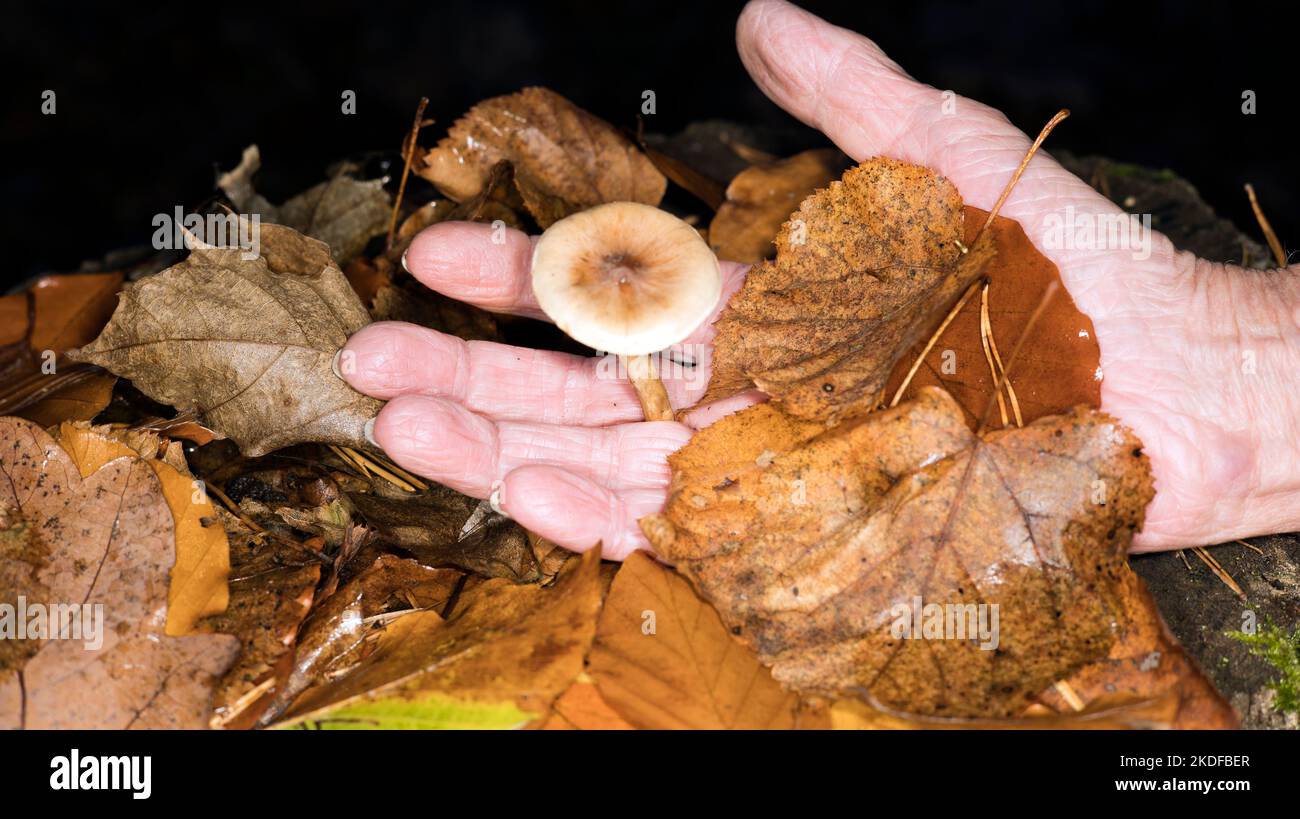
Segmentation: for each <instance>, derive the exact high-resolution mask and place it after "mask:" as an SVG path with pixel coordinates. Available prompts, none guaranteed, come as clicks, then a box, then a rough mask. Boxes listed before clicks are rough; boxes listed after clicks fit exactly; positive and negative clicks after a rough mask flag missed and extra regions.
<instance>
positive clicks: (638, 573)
mask: <svg viewBox="0 0 1300 819" xmlns="http://www.w3.org/2000/svg"><path fill="white" fill-rule="evenodd" d="M588 662H589V671H590V674H591V677H592V678H593V679H594V680H595V682H596V685H597V687H598V688H599V689H600V691H599V693H600V695H601V697H602V698H603V700H604V701H605V702H607V703H608V704H609V705H610V706H612V707H613V708H614V710H615V711H616V712H617V713H619V714H621V715H622V716H623V717H624V718H626V719H627V720H628V721H629V722H631V723H632V724H633V725H635V726H637V727H638V728H706V729H708V728H712V729H717V728H750V729H756V728H796V727H807V724H806V723H801V720H800V716H801V714H800V704H799V698H798V696H796V695H795V694H793V693H791V692H789V691H786V690H785V689H783V688H782V687H781V686H780V685H778V684H777V683H776V681H775V680H773V679H772V675H771V673H769V672H768V670H767V669H766V668H765V667H763V665H762V664H761V663H760V662H759V661H758V658H757V657H756V656H755V655H754V653H753V651H752V650H751V649H750V648H749V647H748V646H746V645H745V644H744V643H742V642H741V641H740V640H737V639H736V638H735V637H733V636H732V635H731V633H730V632H729V631H728V630H727V628H726V627H725V626H724V625H723V623H722V620H721V619H719V617H718V613H717V612H716V611H714V610H713V608H712V607H711V606H709V604H708V603H706V602H704V601H703V600H701V599H700V598H699V597H698V596H697V595H696V594H695V592H694V590H692V589H691V587H690V584H689V583H687V582H686V581H685V580H684V579H682V578H681V577H680V576H678V575H677V574H676V573H674V572H673V570H672V569H669V568H667V567H665V566H662V565H660V564H658V563H656V562H655V560H654V559H653V558H651V557H649V556H648V555H646V553H645V552H636V553H634V554H633V555H632V556H630V557H629V558H628V559H627V560H626V561H624V563H623V566H622V568H620V569H619V571H618V574H616V575H614V584H613V585H612V586H611V587H610V590H609V596H608V597H607V598H606V600H605V608H604V609H603V610H602V611H601V614H600V624H599V626H598V627H597V630H596V642H595V645H594V646H593V647H592V649H591V655H590V657H589V660H588Z"/></svg>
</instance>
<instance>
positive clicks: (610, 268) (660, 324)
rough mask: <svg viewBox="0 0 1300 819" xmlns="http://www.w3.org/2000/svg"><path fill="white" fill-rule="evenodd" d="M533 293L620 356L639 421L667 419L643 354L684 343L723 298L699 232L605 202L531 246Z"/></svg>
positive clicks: (554, 314) (579, 332) (578, 332)
mask: <svg viewBox="0 0 1300 819" xmlns="http://www.w3.org/2000/svg"><path fill="white" fill-rule="evenodd" d="M533 291H534V292H535V293H536V294H537V302H538V304H540V305H541V308H542V310H544V311H545V312H546V314H547V315H548V316H550V317H551V319H552V320H554V321H555V323H556V325H558V326H559V328H560V329H561V330H563V331H564V332H566V333H568V334H569V336H571V337H572V338H574V339H576V340H577V341H580V342H582V343H583V344H586V345H587V346H588V347H592V348H595V349H596V350H599V351H602V352H606V353H614V354H617V355H619V356H620V357H621V358H622V359H623V361H624V364H625V366H626V369H627V374H628V379H629V380H630V381H631V382H632V386H633V387H635V388H636V394H637V397H638V398H639V399H640V400H641V409H642V411H643V412H644V414H645V418H646V420H647V421H670V420H672V418H673V411H672V407H671V406H670V405H669V403H668V393H667V391H666V390H665V389H664V385H663V382H662V381H660V380H659V376H658V374H657V373H656V372H655V366H654V364H653V362H652V361H651V358H650V354H651V353H656V352H659V351H660V350H663V349H666V348H668V347H671V346H672V345H674V344H677V343H678V342H681V341H683V340H685V339H686V337H687V336H689V335H690V334H691V333H692V332H693V331H694V330H695V329H696V328H697V327H699V326H700V324H701V323H703V322H704V321H705V319H707V318H708V317H709V315H710V314H711V313H712V312H713V309H714V307H716V306H717V303H718V299H719V297H720V296H721V294H722V273H721V271H720V270H719V268H718V259H717V257H716V256H714V255H713V251H712V250H710V249H709V246H708V245H707V244H706V243H705V242H704V240H703V239H702V238H701V237H700V234H699V232H698V231H696V230H695V228H693V227H691V226H690V225H688V224H686V223H685V222H683V221H682V220H681V219H678V218H677V217H676V216H673V215H672V214H669V213H666V212H665V211H662V210H660V209H658V208H655V207H651V206H650V205H642V204H640V203H637V202H611V203H609V204H605V205H598V206H596V207H594V208H591V209H589V210H584V211H579V212H578V213H575V214H573V215H572V216H568V217H565V218H564V219H561V220H560V221H558V222H556V223H555V224H553V225H551V226H550V227H549V228H547V229H546V232H544V233H543V234H542V237H541V238H540V239H539V240H538V241H537V247H536V248H535V249H534V250H533Z"/></svg>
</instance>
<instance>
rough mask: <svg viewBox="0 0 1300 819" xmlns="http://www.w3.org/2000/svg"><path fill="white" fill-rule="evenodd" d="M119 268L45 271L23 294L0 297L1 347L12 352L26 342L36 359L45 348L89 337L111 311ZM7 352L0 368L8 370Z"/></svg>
mask: <svg viewBox="0 0 1300 819" xmlns="http://www.w3.org/2000/svg"><path fill="white" fill-rule="evenodd" d="M122 278H123V277H122V274H121V273H78V274H73V275H66V276H45V277H43V278H41V279H38V280H37V281H36V283H35V284H33V285H32V286H31V287H30V288H29V289H28V290H26V291H24V292H22V293H15V294H13V295H9V296H4V297H3V298H0V347H4V348H7V349H8V350H9V352H10V353H12V352H13V348H14V347H15V345H19V344H22V343H23V342H24V341H25V342H26V346H27V348H28V349H29V350H30V351H31V352H34V353H35V354H36V355H37V357H38V358H39V356H40V353H41V352H43V351H45V350H50V351H53V352H55V353H61V352H63V351H65V350H70V349H72V348H74V347H80V346H81V345H82V344H85V343H87V342H89V341H90V340H91V339H93V338H94V337H95V335H96V334H97V333H98V332H99V331H100V330H101V329H102V328H103V326H104V323H105V322H106V321H108V317H109V315H110V314H111V313H112V312H113V305H114V304H115V303H116V300H115V296H116V295H117V291H118V288H119V287H121V285H122ZM9 365H10V357H9V356H7V355H6V356H0V372H5V373H8V371H9Z"/></svg>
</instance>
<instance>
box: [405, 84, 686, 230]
mask: <svg viewBox="0 0 1300 819" xmlns="http://www.w3.org/2000/svg"><path fill="white" fill-rule="evenodd" d="M503 159H505V160H509V161H510V163H511V164H512V165H513V166H514V172H515V184H516V187H517V188H518V190H519V193H520V195H521V196H522V197H523V200H524V204H525V205H526V206H527V208H528V210H529V212H530V213H531V214H532V215H533V217H534V218H535V219H536V220H537V222H538V224H540V225H541V226H542V227H543V228H545V227H549V226H550V225H551V224H552V223H554V222H555V221H557V220H559V219H560V218H563V217H564V216H567V215H569V214H570V213H575V212H577V211H579V210H583V209H586V208H589V207H591V206H593V205H599V204H602V203H604V202H620V201H632V202H642V203H644V204H647V205H658V204H659V200H660V199H662V198H663V194H664V189H665V188H666V187H667V180H665V179H664V176H663V174H661V173H659V171H658V170H657V169H656V168H655V167H654V165H653V163H651V162H650V160H649V159H647V158H646V156H645V155H644V154H642V153H641V152H640V151H639V150H637V148H636V146H635V145H633V144H632V143H631V142H630V141H629V140H628V139H627V138H625V137H624V136H623V135H622V134H620V133H619V132H618V131H616V130H615V129H614V128H612V127H611V126H610V125H609V124H608V123H606V122H604V121H603V120H601V119H599V118H597V117H594V116H592V115H591V114H589V113H587V112H586V111H584V110H582V109H581V108H579V107H577V106H576V105H574V104H573V103H571V102H569V101H568V100H566V99H565V98H564V97H561V96H560V95H559V94H556V93H555V92H554V91H549V90H547V89H545V88H525V89H524V90H523V91H520V92H519V93H517V94H510V95H507V96H502V97H494V98H492V99H489V100H485V101H483V102H480V103H479V104H478V105H475V106H474V107H473V108H471V109H470V110H469V112H468V113H466V114H465V116H463V117H461V118H460V119H458V120H457V121H456V123H455V124H454V125H453V126H452V127H451V129H450V131H448V134H447V136H446V138H444V139H443V140H442V141H441V142H439V143H438V145H437V147H435V148H433V149H432V150H430V151H429V152H427V153H426V154H425V155H424V160H423V163H422V164H421V167H419V168H418V169H417V173H419V174H420V175H421V176H423V177H424V178H425V179H428V180H429V181H430V182H432V183H434V184H435V185H437V186H438V189H439V190H441V191H442V192H443V193H445V194H446V195H447V196H449V197H451V198H452V199H455V200H456V201H458V202H464V201H466V200H468V199H472V198H473V197H474V196H476V195H477V194H478V193H479V192H480V191H481V190H482V188H483V186H484V183H485V182H487V180H488V176H489V173H490V171H491V168H492V166H493V165H495V164H496V163H497V162H499V161H501V160H503Z"/></svg>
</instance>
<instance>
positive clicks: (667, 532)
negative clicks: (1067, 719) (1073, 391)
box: [643, 388, 1152, 717]
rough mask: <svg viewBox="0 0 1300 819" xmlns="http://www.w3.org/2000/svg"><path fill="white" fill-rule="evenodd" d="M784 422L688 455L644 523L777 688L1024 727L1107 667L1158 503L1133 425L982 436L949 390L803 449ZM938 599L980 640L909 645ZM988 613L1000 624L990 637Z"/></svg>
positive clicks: (740, 426)
mask: <svg viewBox="0 0 1300 819" xmlns="http://www.w3.org/2000/svg"><path fill="white" fill-rule="evenodd" d="M779 414H780V413H779V410H778V409H776V408H774V407H762V406H760V407H756V408H753V409H750V410H746V411H745V412H742V413H739V414H738V415H736V416H732V417H728V418H725V419H723V420H722V421H720V422H719V423H717V424H715V425H714V426H712V427H709V428H708V429H706V430H704V431H703V432H701V433H700V434H699V435H697V436H696V438H695V439H694V440H692V442H691V443H690V444H688V445H687V446H686V447H685V448H684V449H683V450H682V454H681V456H673V458H672V459H670V462H671V463H672V464H673V466H674V470H675V472H674V479H673V484H672V489H671V495H670V498H669V502H668V505H667V508H666V511H665V514H664V516H661V517H660V516H656V517H652V518H650V519H648V520H647V522H646V523H645V524H644V526H643V528H645V530H646V533H647V535H648V536H649V537H650V539H651V541H652V542H653V543H654V545H655V547H656V549H657V550H658V551H659V552H660V553H661V554H664V555H665V556H667V557H668V558H669V559H671V560H673V561H675V562H676V563H677V565H678V568H679V570H680V571H682V572H683V573H685V574H686V575H687V576H688V577H690V578H691V579H692V581H693V582H694V583H695V584H696V585H697V587H698V588H700V589H701V590H702V591H703V593H704V594H705V595H706V596H707V597H708V598H709V599H710V600H712V601H713V602H714V603H715V605H717V606H718V609H719V611H720V612H721V613H722V615H723V618H724V620H725V621H726V623H727V624H728V625H729V626H730V627H732V628H738V629H740V633H741V635H742V636H743V637H744V638H745V639H746V640H747V641H748V642H749V643H750V645H752V646H754V647H755V648H756V649H757V651H758V653H759V656H760V657H761V658H762V659H763V660H764V662H766V663H769V664H771V665H772V667H773V675H774V676H775V677H776V679H778V680H780V681H781V682H783V683H785V684H787V685H790V686H793V687H795V688H796V689H799V690H802V691H808V692H814V693H819V694H826V695H831V696H837V695H838V696H842V695H844V694H846V693H849V692H852V691H854V690H862V691H865V692H867V693H868V694H869V695H870V696H871V697H872V698H874V700H876V701H878V702H880V703H882V704H884V705H885V706H887V707H890V708H895V709H897V710H900V711H905V712H908V713H914V714H924V715H943V716H984V717H1006V716H1012V715H1015V714H1017V713H1019V712H1020V711H1022V710H1023V709H1024V708H1025V707H1026V706H1027V705H1028V704H1029V701H1030V698H1032V697H1033V696H1034V695H1036V694H1038V693H1039V692H1040V691H1042V690H1044V689H1045V688H1047V687H1049V686H1050V685H1052V683H1053V682H1055V681H1056V680H1059V679H1062V678H1064V677H1066V676H1068V675H1069V674H1071V673H1073V672H1075V671H1077V670H1078V669H1080V668H1082V667H1083V666H1084V665H1086V664H1088V663H1090V662H1094V661H1097V660H1100V659H1102V658H1104V657H1105V656H1106V655H1107V652H1108V651H1109V650H1110V648H1111V647H1112V644H1113V643H1114V630H1115V625H1114V624H1115V623H1116V622H1117V621H1119V619H1120V618H1121V617H1122V615H1123V611H1122V607H1121V604H1120V599H1119V597H1120V589H1119V582H1120V578H1121V577H1122V575H1123V573H1125V572H1127V571H1128V569H1127V566H1126V564H1125V554H1126V551H1127V546H1128V543H1129V540H1130V538H1131V536H1132V534H1133V532H1134V531H1135V530H1137V529H1138V528H1140V526H1141V521H1142V511H1143V509H1144V508H1145V507H1146V504H1147V502H1148V501H1149V500H1150V499H1151V495H1152V488H1151V479H1150V475H1149V474H1148V468H1147V464H1146V459H1145V456H1143V455H1142V454H1141V450H1140V446H1141V445H1140V443H1139V442H1138V441H1137V439H1136V438H1134V437H1133V436H1132V435H1131V434H1130V433H1129V432H1127V431H1126V430H1124V429H1123V428H1122V427H1120V426H1119V424H1118V423H1116V422H1115V421H1114V420H1112V419H1111V418H1109V417H1108V416H1106V415H1104V414H1101V413H1097V412H1092V411H1088V410H1085V409H1078V410H1075V411H1073V412H1071V413H1070V414H1068V415H1065V416H1054V417H1049V418H1045V419H1041V420H1040V421H1039V422H1037V423H1035V424H1033V425H1031V426H1028V427H1026V428H1024V429H1016V430H1009V431H1002V432H993V433H990V434H987V435H985V436H984V437H983V438H977V437H976V436H975V435H974V434H973V433H972V432H971V431H970V430H969V429H968V427H967V426H966V424H965V419H964V418H963V415H962V412H961V409H960V408H959V407H958V406H957V405H956V403H955V402H954V401H953V400H952V399H951V398H950V397H949V396H948V395H947V394H946V393H943V392H942V391H939V390H935V389H933V388H930V389H927V390H924V391H922V392H921V394H920V395H919V396H918V398H917V399H916V400H915V401H912V402H909V403H907V404H904V405H901V406H899V407H898V408H897V409H894V410H888V411H884V412H879V413H874V414H871V415H868V416H866V417H864V418H862V419H860V420H856V421H853V422H846V423H844V424H841V425H839V426H837V427H834V428H832V429H830V430H827V431H825V432H822V433H821V434H818V435H816V436H815V437H809V438H806V439H805V440H804V441H803V442H802V443H799V444H796V445H795V446H794V448H792V449H791V448H789V445H790V442H791V440H792V439H794V438H796V437H797V436H798V435H800V434H804V435H811V434H812V433H813V430H812V429H810V428H809V427H808V425H799V424H798V422H791V421H787V422H781V421H780V419H779V418H777V417H775V416H778V415H779ZM746 416H750V418H748V419H747V418H746ZM754 418H757V419H760V420H762V419H764V418H766V419H767V422H766V423H755V422H754V421H753V420H752V419H754ZM763 429H774V430H776V432H777V433H778V434H769V435H768V436H767V438H766V439H757V435H756V433H758V432H759V431H761V430H763ZM783 435H784V437H783ZM760 448H761V451H760V452H759V454H758V455H757V456H754V454H753V453H754V451H755V450H756V449H760ZM689 464H703V465H704V468H702V469H700V470H698V474H697V473H696V472H694V471H691V470H689V469H688V468H686V466H687V465H689ZM1098 499H1104V501H1105V504H1104V505H1103V504H1101V503H1098V502H1097V501H1098ZM929 605H935V606H940V607H942V606H945V605H951V606H960V607H965V606H971V607H972V608H971V609H956V610H955V611H956V612H957V613H959V614H960V615H961V616H962V617H963V618H967V619H964V620H963V623H969V624H970V629H971V632H972V633H970V634H967V633H964V632H963V634H962V635H960V636H961V637H963V638H965V639H906V638H900V632H899V631H897V630H896V624H897V623H899V622H900V618H907V619H906V622H909V623H914V624H915V627H916V630H917V633H921V632H920V629H921V626H922V625H923V624H925V623H926V622H932V618H931V619H930V620H929V621H927V620H926V619H924V618H929V617H930V615H929V614H928V613H926V612H924V611H923V607H924V606H929ZM981 605H983V606H985V607H986V608H985V609H984V610H983V611H984V612H985V614H984V615H980V616H984V617H985V618H986V619H985V620H983V621H980V622H981V624H984V625H991V620H989V619H988V617H990V616H991V614H992V613H993V612H996V613H997V616H998V625H997V627H996V628H990V634H978V635H976V634H974V630H975V621H974V620H970V619H969V614H970V613H972V612H974V613H977V612H978V611H979V609H978V607H979V606H981ZM993 605H996V609H992V608H988V607H989V606H993ZM936 611H938V612H939V613H940V624H942V622H943V616H944V615H945V614H946V613H947V610H944V609H942V608H939V609H936ZM922 615H924V618H923V616H922ZM901 634H903V635H904V636H905V632H902V633H901ZM927 636H930V637H932V636H933V635H929V634H928V633H927ZM940 636H952V635H947V634H946V632H945V633H944V634H941V635H940ZM990 636H991V637H992V639H990Z"/></svg>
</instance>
